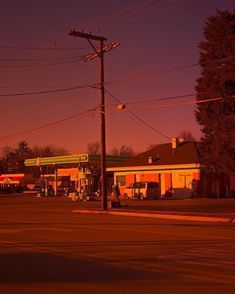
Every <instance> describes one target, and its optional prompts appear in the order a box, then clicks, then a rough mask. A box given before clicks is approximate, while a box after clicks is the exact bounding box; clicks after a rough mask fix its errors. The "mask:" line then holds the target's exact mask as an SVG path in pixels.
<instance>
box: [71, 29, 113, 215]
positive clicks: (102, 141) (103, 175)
mask: <svg viewBox="0 0 235 294" xmlns="http://www.w3.org/2000/svg"><path fill="white" fill-rule="evenodd" d="M69 35H71V36H76V37H80V38H84V39H87V41H88V42H89V43H90V45H91V47H92V48H93V49H94V51H95V52H92V53H90V54H87V55H85V56H83V57H81V59H82V60H83V61H90V60H92V59H94V58H96V57H99V58H100V73H99V75H100V105H99V111H100V152H101V197H102V209H103V210H107V203H108V200H107V188H106V184H107V183H106V134H105V93H104V52H107V51H109V50H111V49H113V48H115V47H117V46H118V45H119V44H118V43H111V44H109V45H106V46H104V41H106V40H107V38H105V37H101V36H95V35H92V34H87V33H84V32H77V31H75V30H72V31H70V32H69ZM91 40H94V41H100V48H99V49H97V48H96V47H95V46H94V45H93V43H92V42H91Z"/></svg>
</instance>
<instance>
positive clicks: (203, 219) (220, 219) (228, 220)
mask: <svg viewBox="0 0 235 294" xmlns="http://www.w3.org/2000/svg"><path fill="white" fill-rule="evenodd" d="M72 212H73V213H81V214H103V215H119V216H134V217H145V218H157V219H171V220H186V221H199V222H214V223H235V218H226V217H212V216H194V215H176V214H158V213H143V212H125V211H110V210H109V211H100V210H78V209H77V210H73V211H72Z"/></svg>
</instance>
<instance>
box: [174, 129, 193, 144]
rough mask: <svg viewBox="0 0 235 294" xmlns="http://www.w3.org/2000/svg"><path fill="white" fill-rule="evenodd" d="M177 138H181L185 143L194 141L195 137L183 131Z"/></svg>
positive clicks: (187, 131)
mask: <svg viewBox="0 0 235 294" xmlns="http://www.w3.org/2000/svg"><path fill="white" fill-rule="evenodd" d="M178 137H179V138H183V139H184V140H185V141H196V139H195V137H194V136H193V134H192V133H191V132H190V131H189V130H184V131H182V132H180V134H179V136H178Z"/></svg>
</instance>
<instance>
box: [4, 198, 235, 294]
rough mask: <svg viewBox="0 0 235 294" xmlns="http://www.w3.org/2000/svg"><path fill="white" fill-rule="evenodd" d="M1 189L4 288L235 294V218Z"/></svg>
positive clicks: (25, 293)
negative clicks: (159, 214)
mask: <svg viewBox="0 0 235 294" xmlns="http://www.w3.org/2000/svg"><path fill="white" fill-rule="evenodd" d="M78 205H79V204H78V203H77V202H72V201H71V200H69V199H66V198H63V197H57V198H56V197H51V198H45V197H44V198H36V197H32V196H10V197H5V196H4V197H2V196H0V293H1V294H5V293H7V294H8V293H14V294H15V293H17V294H19V293H22V294H23V293H24V294H27V293H33V294H37V293H66V294H67V293H182V291H184V292H185V293H186V292H187V293H235V225H234V224H215V223H213V224H209V223H199V222H198V223H197V222H183V221H172V220H171V221H169V220H157V219H146V218H138V217H119V216H110V215H89V214H85V215H84V214H78V213H72V211H73V210H74V209H77V207H78Z"/></svg>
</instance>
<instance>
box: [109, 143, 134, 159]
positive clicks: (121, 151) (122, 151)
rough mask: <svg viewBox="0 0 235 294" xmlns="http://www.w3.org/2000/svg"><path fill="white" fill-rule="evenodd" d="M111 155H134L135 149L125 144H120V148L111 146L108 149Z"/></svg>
mask: <svg viewBox="0 0 235 294" xmlns="http://www.w3.org/2000/svg"><path fill="white" fill-rule="evenodd" d="M110 154H111V155H117V156H129V157H131V156H134V155H135V151H134V150H133V149H132V147H131V146H126V145H122V146H121V147H120V148H117V147H115V148H113V149H112V150H111V151H110Z"/></svg>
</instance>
